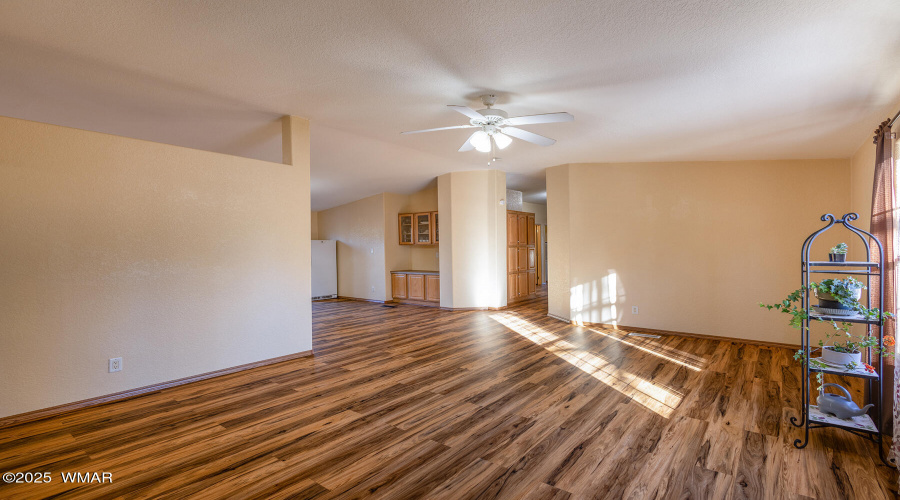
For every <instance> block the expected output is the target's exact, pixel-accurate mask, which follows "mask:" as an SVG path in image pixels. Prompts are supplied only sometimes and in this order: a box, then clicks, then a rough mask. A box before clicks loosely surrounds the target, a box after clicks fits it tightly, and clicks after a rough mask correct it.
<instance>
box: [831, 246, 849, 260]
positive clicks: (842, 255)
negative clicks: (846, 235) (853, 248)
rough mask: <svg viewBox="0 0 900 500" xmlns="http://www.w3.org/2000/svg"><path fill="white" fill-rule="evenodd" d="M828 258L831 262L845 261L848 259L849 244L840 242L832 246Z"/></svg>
mask: <svg viewBox="0 0 900 500" xmlns="http://www.w3.org/2000/svg"><path fill="white" fill-rule="evenodd" d="M828 260H829V261H830V262H845V261H846V260H847V244H846V243H838V244H837V245H835V246H833V247H831V250H830V251H829V252H828Z"/></svg>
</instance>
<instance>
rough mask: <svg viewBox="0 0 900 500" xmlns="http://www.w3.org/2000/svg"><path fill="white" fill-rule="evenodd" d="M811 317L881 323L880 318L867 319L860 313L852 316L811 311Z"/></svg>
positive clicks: (869, 323)
mask: <svg viewBox="0 0 900 500" xmlns="http://www.w3.org/2000/svg"><path fill="white" fill-rule="evenodd" d="M809 318H810V319H812V320H822V321H828V322H831V321H834V322H835V323H844V322H846V323H862V324H864V325H878V324H881V323H880V322H879V321H878V320H874V319H866V318H864V317H862V316H860V315H859V314H855V315H852V316H836V315H833V314H819V313H817V312H810V313H809Z"/></svg>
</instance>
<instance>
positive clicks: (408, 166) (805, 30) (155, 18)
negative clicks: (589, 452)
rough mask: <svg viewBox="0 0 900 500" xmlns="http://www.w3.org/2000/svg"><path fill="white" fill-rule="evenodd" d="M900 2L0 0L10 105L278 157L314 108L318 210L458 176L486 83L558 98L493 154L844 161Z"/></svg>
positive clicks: (529, 178) (887, 54) (512, 93)
mask: <svg viewBox="0 0 900 500" xmlns="http://www.w3.org/2000/svg"><path fill="white" fill-rule="evenodd" d="M898 26H900V9H898V8H897V5H896V0H868V1H865V2H860V1H858V0H783V1H769V0H755V1H754V0H748V1H739V2H738V1H732V2H726V1H718V0H702V1H701V0H676V1H666V2H660V1H658V0H616V1H574V0H572V1H550V0H543V1H539V0H498V1H481V2H472V1H466V0H440V1H421V0H418V1H397V0H387V1H378V2H374V1H370V0H360V1H342V0H336V1H332V2H320V1H306V2H299V1H296V0H279V1H272V0H267V1H252V2H249V1H246V0H206V1H194V2H184V1H180V0H172V1H154V2H145V1H123V0H88V1H77V2H76V1H72V2H69V1H59V0H5V1H3V2H2V3H0V60H2V61H3V64H0V114H2V115H6V116H14V117H19V118H26V119H31V120H38V121H43V122H49V123H56V124H60V125H67V126H73V127H79V128H84V129H88V130H97V131H102V132H109V133H115V134H120V135H125V136H130V137H137V138H142V139H148V140H153V141H159V142H165V143H170V144H177V145H182V146H188V147H195V148H200V149H207V150H213V151H219V152H224V153H230V154H236V155H243V156H249V157H254V158H260V159H265V160H272V161H279V160H280V146H279V144H280V143H279V140H280V138H279V134H280V130H279V128H278V125H277V123H276V120H277V118H278V116H280V115H282V114H294V115H299V116H304V117H308V118H310V119H311V120H312V121H313V124H314V125H313V132H312V134H313V135H312V140H313V145H312V147H313V170H312V176H313V203H314V208H315V209H323V208H328V207H331V206H335V205H337V204H340V203H345V202H348V201H351V200H355V199H359V198H362V197H364V196H366V195H369V194H372V193H375V192H379V191H384V190H392V191H400V192H404V191H407V192H408V191H412V190H415V189H417V188H419V187H421V186H423V185H425V184H426V183H427V182H428V180H430V179H432V178H433V177H434V176H436V175H439V174H441V173H444V172H447V171H449V170H462V169H473V168H485V167H486V160H487V155H484V154H479V153H477V152H469V153H457V152H456V150H457V148H458V147H459V145H460V144H462V142H463V141H464V140H465V138H466V135H467V131H466V130H453V131H447V132H436V133H432V134H419V135H414V136H401V135H400V132H402V131H404V130H416V129H423V128H431V127H440V126H447V125H456V124H463V123H465V118H464V117H462V116H461V115H458V114H457V113H455V112H453V111H452V110H449V109H448V108H446V106H445V105H446V104H468V105H471V106H473V107H476V108H477V107H480V106H477V103H478V101H477V97H478V96H479V95H480V94H482V93H485V92H486V91H490V92H493V93H495V94H497V96H498V103H497V106H498V107H501V108H503V109H505V110H506V111H508V112H509V113H510V114H511V115H524V114H534V113H546V112H554V111H568V112H570V113H572V114H574V115H575V121H574V122H571V123H560V124H553V125H539V126H532V127H530V128H529V129H530V130H532V131H534V132H537V133H541V134H545V135H548V136H550V137H553V138H556V139H558V140H559V142H558V143H557V144H556V145H554V146H551V147H547V148H540V147H538V146H534V145H531V144H526V143H522V142H516V143H515V144H513V145H512V146H511V147H510V148H508V149H507V150H505V151H503V153H502V156H503V160H502V162H501V163H499V164H497V168H501V169H503V170H505V171H507V172H510V173H511V175H510V187H513V188H518V189H522V190H524V191H526V193H529V194H532V195H533V194H534V192H535V191H539V190H540V189H541V186H542V184H543V170H544V169H545V168H546V167H548V166H552V165H556V164H560V163H569V162H603V161H653V160H667V161H674V160H726V159H728V160H736V159H775V158H830V157H848V156H850V155H851V154H852V153H853V151H854V149H855V148H856V147H858V146H859V144H861V143H862V141H863V140H864V138H865V137H866V135H868V134H869V133H870V132H871V129H872V128H873V126H874V125H875V124H877V122H878V121H880V120H881V119H883V118H884V117H885V116H886V115H887V114H888V113H890V112H893V111H895V110H892V109H890V107H891V105H892V103H896V102H897V100H898V97H900V29H898Z"/></svg>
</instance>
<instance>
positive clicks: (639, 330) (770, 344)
mask: <svg viewBox="0 0 900 500" xmlns="http://www.w3.org/2000/svg"><path fill="white" fill-rule="evenodd" d="M547 316H550V317H551V318H553V319H557V320H559V321H565V322H566V323H569V324H572V325H576V326H586V327H599V328H605V329H608V330H621V331H625V332H635V333H651V334H655V335H671V336H675V337H690V338H695V339H704V340H718V341H720V342H740V343H742V344H751V345H759V346H764V347H778V348H786V349H799V348H800V345H799V344H783V343H781V342H767V341H765V340H751V339H739V338H735V337H719V336H716V335H702V334H699V333H689V332H675V331H671V330H654V329H652V328H641V327H639V326H627V325H618V326H616V325H611V324H608V323H584V322H578V321H572V320H568V319H565V318H562V317H560V316H556V315H553V314H548V315H547Z"/></svg>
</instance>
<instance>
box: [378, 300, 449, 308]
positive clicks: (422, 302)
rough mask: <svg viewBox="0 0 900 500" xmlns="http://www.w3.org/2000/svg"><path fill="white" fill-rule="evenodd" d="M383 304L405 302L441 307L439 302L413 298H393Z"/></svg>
mask: <svg viewBox="0 0 900 500" xmlns="http://www.w3.org/2000/svg"><path fill="white" fill-rule="evenodd" d="M385 304H406V305H410V306H422V307H441V303H440V302H430V301H427V300H414V299H394V300H391V301H388V302H385Z"/></svg>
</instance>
